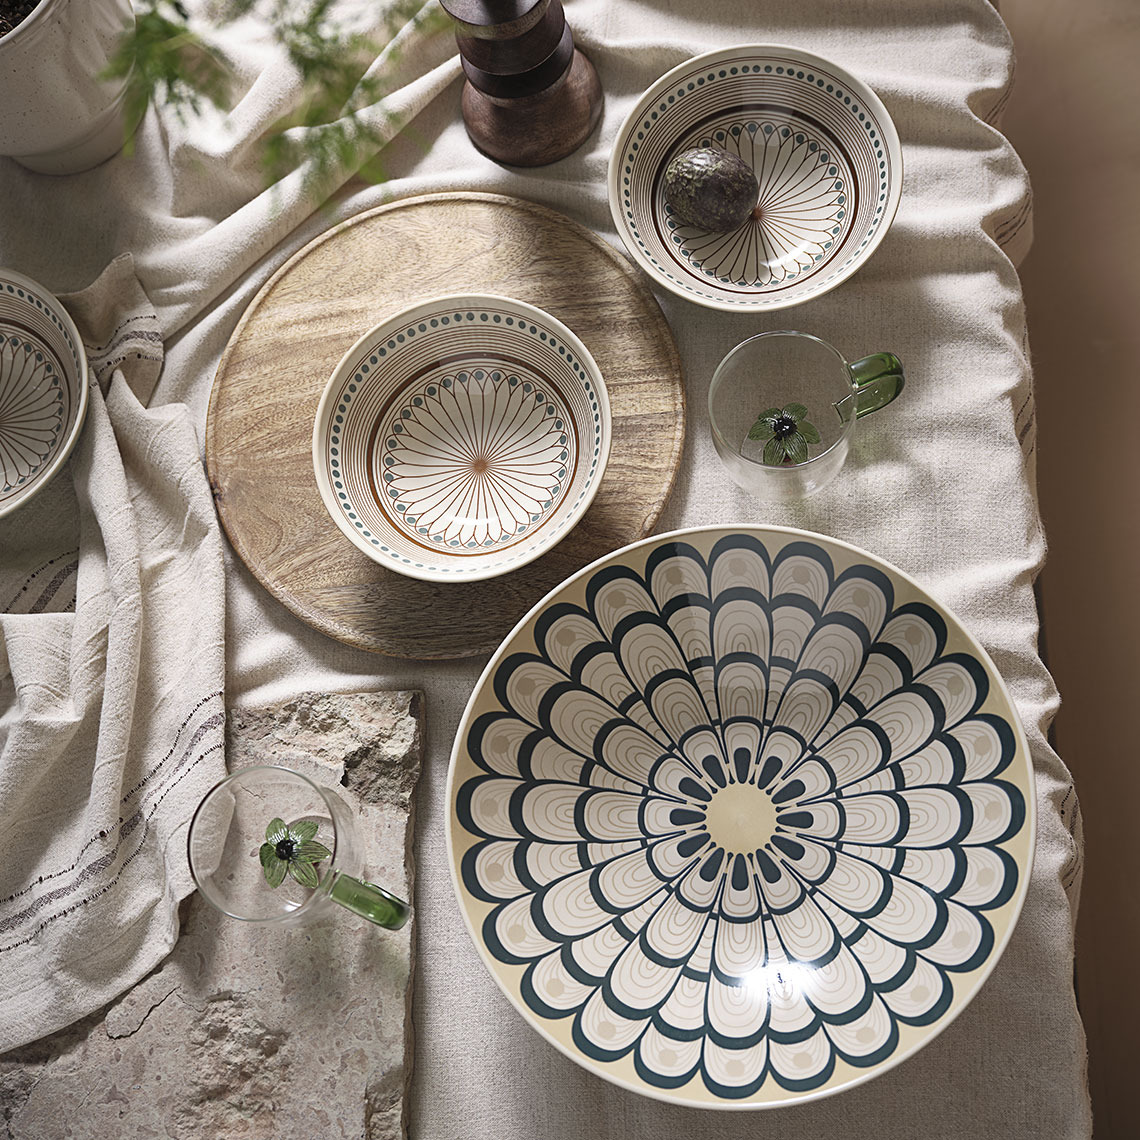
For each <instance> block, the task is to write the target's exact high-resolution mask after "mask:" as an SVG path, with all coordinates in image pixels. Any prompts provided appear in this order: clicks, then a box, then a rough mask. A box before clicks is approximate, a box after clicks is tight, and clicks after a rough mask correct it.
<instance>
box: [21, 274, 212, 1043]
mask: <svg viewBox="0 0 1140 1140" xmlns="http://www.w3.org/2000/svg"><path fill="white" fill-rule="evenodd" d="M64 300H65V303H66V304H67V306H68V308H69V309H70V311H71V313H72V316H73V317H74V318H75V321H76V325H77V326H78V328H79V331H80V335H81V336H82V338H83V342H84V345H85V347H86V351H87V355H88V360H89V366H90V372H91V375H90V385H89V404H88V411H87V421H86V424H85V427H84V431H83V433H82V435H81V437H80V439H79V442H78V444H77V445H76V449H75V452H74V453H73V455H72V458H71V459H70V460H69V462H68V464H67V465H66V467H65V468H64V470H63V471H62V472H61V473H60V475H59V476H58V477H57V478H56V480H55V482H54V483H53V484H52V485H51V486H50V487H49V488H47V489H46V490H45V492H44V493H42V494H41V495H40V496H38V497H37V498H36V499H34V500H32V501H31V502H29V503H27V504H26V505H25V506H24V507H23V508H21V509H20V510H19V511H16V512H15V513H14V514H12V515H11V516H9V517H7V518H5V519H3V520H2V521H0V552H2V557H0V598H2V599H3V600H4V601H5V602H6V603H7V604H6V607H5V612H2V613H0V836H2V837H3V838H2V840H0V846H2V850H3V856H2V857H0V1050H4V1049H7V1048H10V1047H12V1046H15V1045H20V1044H23V1043H24V1042H26V1041H31V1040H34V1039H35V1038H36V1037H40V1036H42V1035H43V1034H45V1033H48V1032H50V1031H51V1030H53V1029H58V1028H60V1027H61V1026H64V1025H67V1024H69V1023H70V1022H72V1021H74V1020H75V1019H76V1018H78V1017H82V1016H83V1015H84V1014H87V1013H90V1012H91V1011H93V1010H95V1009H98V1008H99V1007H100V1006H102V1005H105V1004H106V1003H107V1002H108V1001H110V1000H111V999H112V998H114V997H117V996H118V995H119V994H120V993H122V992H123V990H125V989H126V988H127V987H128V986H130V985H131V984H132V983H133V982H136V981H138V980H139V979H140V978H141V977H143V975H144V974H146V973H147V971H148V970H151V969H153V968H154V967H155V966H156V965H157V964H158V963H159V962H160V961H161V960H162V959H163V958H164V957H165V956H166V954H167V953H168V952H169V951H170V949H171V948H172V947H173V945H174V940H175V938H176V937H177V935H178V920H177V913H176V911H177V905H178V902H179V900H181V899H183V898H185V896H186V895H187V894H189V893H190V891H191V889H192V887H193V884H192V883H191V880H190V876H189V874H188V872H187V867H186V858H185V854H184V846H185V832H186V823H187V821H188V818H189V813H190V812H192V811H193V809H194V807H195V805H196V804H197V802H198V800H199V799H200V798H201V796H202V795H204V794H205V791H206V789H207V788H208V787H209V786H210V784H211V783H212V782H213V781H214V780H216V779H218V778H219V776H220V775H221V773H222V772H224V770H225V765H224V754H223V743H222V740H223V729H224V719H225V714H224V701H223V692H222V690H223V683H224V670H225V656H224V650H223V640H222V638H223V626H224V619H223V612H222V609H223V605H224V600H225V585H224V577H223V574H224V571H223V563H222V550H221V535H220V532H219V529H218V525H217V522H216V519H215V517H214V510H213V502H212V500H211V497H210V493H209V489H208V487H207V485H206V480H205V477H204V475H203V472H202V466H201V462H200V460H199V457H198V448H197V441H196V439H195V436H194V428H193V425H192V424H191V423H190V421H189V417H188V416H187V414H186V409H185V408H182V407H179V406H177V405H175V406H172V407H155V408H150V409H147V408H146V407H145V406H144V402H145V401H146V400H147V399H149V397H150V395H151V392H152V391H153V388H154V382H155V380H156V378H157V376H158V371H159V368H160V367H161V364H162V340H161V336H160V334H159V332H158V326H157V322H156V320H155V315H154V310H153V308H152V307H151V305H150V303H149V302H148V301H147V298H146V296H145V294H144V293H143V291H142V289H141V287H140V286H139V284H138V281H137V280H136V278H135V275H134V270H133V267H132V264H131V258H130V255H129V254H125V255H123V256H121V257H119V258H117V259H116V260H115V261H114V262H113V263H112V264H111V265H110V266H109V267H108V268H107V271H106V272H105V273H104V274H102V275H101V276H100V278H99V279H98V280H97V281H96V282H95V283H94V284H93V285H92V286H91V287H90V288H89V289H87V290H86V291H84V292H83V293H79V294H75V295H73V296H71V297H67V298H64ZM69 476H70V477H69Z"/></svg>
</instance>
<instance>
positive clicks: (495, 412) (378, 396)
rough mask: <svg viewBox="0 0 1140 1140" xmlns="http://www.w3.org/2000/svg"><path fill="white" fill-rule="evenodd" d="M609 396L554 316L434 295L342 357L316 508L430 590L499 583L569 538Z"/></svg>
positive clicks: (321, 429)
mask: <svg viewBox="0 0 1140 1140" xmlns="http://www.w3.org/2000/svg"><path fill="white" fill-rule="evenodd" d="M610 435H611V426H610V408H609V399H608V397H607V395H606V386H605V382H604V381H603V379H602V376H601V373H600V372H599V371H598V366H597V365H596V364H595V363H594V360H593V358H592V357H591V356H590V353H589V351H588V350H587V348H586V346H585V345H584V344H583V343H582V342H581V341H580V340H579V339H578V338H577V337H576V336H575V335H574V333H572V332H571V331H570V330H569V329H568V328H567V327H566V326H565V325H563V324H562V322H561V321H558V320H556V319H555V318H554V317H552V316H551V315H550V314H549V313H545V312H543V311H542V310H541V309H537V308H535V307H534V306H533V305H527V304H524V303H523V302H522V301H515V300H512V299H510V298H507V297H496V296H493V295H485V294H478V295H477V294H462V295H454V296H446V297H437V298H434V299H432V300H430V301H425V302H423V303H422V304H419V305H415V306H413V307H412V308H410V309H406V310H404V311H403V312H401V313H399V314H397V315H396V316H394V317H392V318H391V319H390V320H387V321H384V322H383V323H382V324H380V325H377V326H376V327H375V328H373V329H371V330H370V331H369V332H367V333H366V334H365V335H364V336H363V337H361V338H360V340H358V341H357V342H356V344H355V345H353V347H352V348H351V349H349V351H348V352H347V353H346V355H345V356H344V358H343V359H342V360H341V362H340V364H338V365H337V368H336V370H335V372H334V373H333V375H332V377H331V379H330V380H329V383H328V386H327V388H326V389H325V392H324V394H323V396H322V397H321V401H320V405H319V407H318V409H317V416H316V422H315V424H314V428H313V467H314V471H315V474H316V479H317V486H318V487H319V489H320V493H321V497H322V499H323V500H324V504H325V507H326V508H327V509H328V512H329V514H330V515H331V516H332V519H333V521H334V522H335V523H336V525H337V526H338V527H340V529H341V531H343V532H344V534H345V535H346V536H347V537H348V539H349V540H350V541H351V542H352V543H354V544H355V545H356V546H357V547H358V548H359V549H360V550H361V551H363V553H365V554H367V555H368V556H369V557H370V558H373V559H374V560H375V561H377V562H379V563H380V564H381V565H383V566H387V567H389V568H390V569H392V570H397V571H399V572H400V573H402V574H407V575H409V576H411V577H413V578H422V579H426V580H428V581H439V582H456V581H467V582H470V581H474V580H476V579H480V578H489V577H492V576H494V575H496V574H504V573H506V572H508V571H510V570H514V569H517V568H518V567H519V566H523V565H525V564H526V563H527V562H530V561H531V560H532V559H534V558H537V557H538V556H539V555H540V554H542V553H544V552H545V551H547V550H549V549H550V548H551V547H552V546H553V545H554V544H555V543H556V542H558V541H559V540H560V539H561V538H563V537H564V536H565V535H566V534H568V533H569V531H570V529H571V528H572V527H573V526H574V524H575V523H576V522H577V521H578V520H579V519H580V518H581V517H582V515H583V514H584V513H585V511H586V508H587V507H588V506H589V505H590V503H591V501H592V500H593V498H594V495H595V494H596V493H597V490H598V486H599V484H600V483H601V479H602V473H603V471H604V470H605V466H606V460H607V458H608V456H609V449H610Z"/></svg>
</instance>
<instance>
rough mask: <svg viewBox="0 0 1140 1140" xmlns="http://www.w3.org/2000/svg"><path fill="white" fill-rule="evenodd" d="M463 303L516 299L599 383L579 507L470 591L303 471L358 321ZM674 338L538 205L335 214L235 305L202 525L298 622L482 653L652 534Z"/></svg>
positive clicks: (575, 232)
mask: <svg viewBox="0 0 1140 1140" xmlns="http://www.w3.org/2000/svg"><path fill="white" fill-rule="evenodd" d="M463 291H472V292H485V293H498V294H503V295H506V296H510V297H515V298H517V299H519V300H521V301H528V302H530V304H532V305H537V306H538V307H539V308H542V309H545V310H546V311H547V312H549V313H552V314H553V315H554V316H556V317H557V318H558V319H559V320H561V321H563V322H564V323H565V324H566V325H568V326H569V327H570V328H571V329H572V330H573V331H574V332H576V333H577V334H578V336H579V337H581V339H582V340H583V341H584V342H585V344H586V347H587V348H589V350H590V352H591V353H592V354H593V356H594V359H595V360H596V361H597V363H598V367H599V368H600V369H601V372H602V376H603V377H604V378H605V381H606V385H607V387H608V389H609V396H610V405H611V409H612V413H613V433H614V434H613V445H612V448H611V451H610V459H609V464H608V465H607V467H606V473H605V477H604V479H603V481H602V485H601V487H600V489H599V491H598V495H597V498H596V499H595V500H594V502H593V505H592V506H591V507H590V509H589V510H588V511H587V512H586V514H585V516H584V517H583V518H582V520H581V521H580V522H579V523H578V525H577V526H576V527H575V528H574V529H573V530H572V531H571V532H570V533H569V534H568V535H567V536H566V537H565V538H564V539H563V540H562V541H561V542H560V543H559V544H558V545H557V546H555V547H554V548H553V549H552V550H550V551H549V552H548V553H546V554H545V555H543V556H542V557H541V558H539V559H537V560H536V561H534V562H532V563H530V564H529V565H527V566H523V567H520V568H519V569H518V570H515V571H513V572H511V573H510V574H506V575H503V576H501V577H498V578H492V579H488V580H486V581H481V582H465V583H451V582H447V583H432V582H421V581H418V580H416V579H413V578H407V577H405V576H403V575H401V574H397V573H396V572H395V571H393V570H389V569H387V568H386V567H383V566H380V565H378V564H377V563H375V562H373V561H372V560H371V559H369V558H368V557H366V556H365V555H364V554H362V553H361V552H360V551H358V550H357V549H356V548H355V547H354V546H353V545H352V544H351V543H350V542H349V541H348V539H347V538H345V537H344V535H342V534H341V532H340V531H339V530H338V529H337V527H336V525H335V524H334V523H333V521H332V519H330V518H329V516H328V514H327V513H326V512H325V508H324V505H323V504H322V502H321V498H320V494H319V493H318V491H317V485H316V480H315V478H314V476H313V463H312V451H311V448H312V433H313V418H314V416H315V415H316V410H317V402H318V400H319V399H320V396H321V393H322V392H323V390H324V387H325V383H326V381H327V380H328V378H329V376H330V375H331V373H332V371H333V369H334V368H335V367H336V365H337V363H338V361H339V360H340V358H341V357H342V356H343V355H344V353H345V352H346V351H347V350H348V349H349V348H350V347H351V346H352V344H353V343H354V342H355V341H356V340H357V339H358V338H359V337H360V336H361V335H362V334H363V333H364V332H366V331H367V330H368V329H369V328H371V327H372V326H373V325H375V324H378V323H379V322H380V321H382V320H384V319H385V318H387V317H389V316H392V315H393V314H395V313H397V312H398V311H400V310H401V309H404V308H406V307H407V306H409V305H412V304H415V303H416V302H418V301H422V300H426V299H428V298H429V297H434V296H440V295H442V294H445V293H459V292H463ZM684 425H685V400H684V387H683V382H682V376H681V366H680V360H679V358H678V355H677V348H676V345H675V344H674V341H673V335H672V333H671V331H670V329H669V326H668V324H667V323H666V321H665V318H664V316H663V315H662V313H661V309H660V308H659V307H658V305H657V302H656V300H655V299H654V297H653V294H652V293H651V292H650V291H649V288H648V286H647V285H646V283H645V281H644V279H643V278H642V277H641V276H639V274H638V272H637V270H636V269H635V268H634V267H633V266H632V265H630V264H629V263H627V262H626V261H625V260H624V258H623V257H622V256H621V255H620V254H619V253H617V252H616V251H615V250H613V249H611V248H610V246H608V245H607V244H606V243H605V242H604V241H602V239H601V238H599V237H598V236H597V235H596V234H594V233H592V232H591V231H590V230H588V229H586V228H584V227H583V226H581V225H579V224H577V223H576V222H573V221H571V220H570V219H569V218H566V217H563V216H562V215H560V214H557V213H555V212H554V211H552V210H549V209H547V208H545V207H543V206H538V205H536V204H534V203H531V202H524V201H521V200H519V199H515V198H506V197H502V196H500V195H495V194H479V193H451V194H428V195H422V196H419V197H415V198H405V199H403V200H402V201H398V202H394V203H392V204H390V205H387V206H381V207H379V208H377V209H375V210H370V211H368V212H366V213H363V214H360V215H358V216H357V217H355V218H351V219H349V220H348V221H347V222H344V223H342V224H341V225H339V226H337V227H336V228H334V229H332V230H330V231H329V232H328V233H326V234H323V235H322V236H321V237H320V238H318V239H316V240H315V241H313V242H311V243H310V244H309V245H307V246H306V247H305V248H304V249H302V250H300V251H299V252H298V253H297V254H296V255H294V256H293V257H292V258H291V259H290V260H289V261H288V262H286V263H285V265H283V266H282V267H281V268H280V269H279V270H278V271H277V273H276V274H274V276H273V277H272V278H271V279H270V280H269V281H268V282H267V283H266V284H265V286H264V288H262V290H261V291H260V292H259V293H258V294H257V296H256V297H255V298H254V299H253V301H252V302H251V303H250V306H249V308H248V309H247V310H246V312H245V315H244V316H243V317H242V319H241V321H240V323H239V324H238V326H237V328H236V329H235V330H234V334H233V336H232V337H231V338H230V342H229V344H228V345H227V347H226V350H225V353H224V354H223V356H222V360H221V363H220V364H219V365H218V373H217V376H216V377H215V380H214V387H213V391H212V392H211V395H210V408H209V412H208V414H207V421H206V468H207V472H208V474H209V477H210V485H211V487H212V488H213V492H214V498H215V501H216V503H217V507H218V513H219V515H220V517H221V520H222V525H223V526H224V527H225V531H226V534H227V535H228V536H229V540H230V542H231V543H232V544H233V547H234V549H235V550H236V551H237V553H238V556H239V557H240V558H241V559H242V561H243V562H244V563H245V564H246V566H248V567H249V569H250V570H251V571H252V572H253V574H254V576H255V577H256V578H257V580H258V581H259V582H260V583H261V584H262V585H263V586H264V587H265V588H266V589H267V590H268V591H269V592H270V593H271V594H273V595H274V597H276V598H277V599H278V600H279V601H280V602H282V603H283V604H284V605H285V606H287V607H288V608H289V609H290V610H291V611H292V612H293V613H294V614H296V615H297V616H298V617H300V618H301V619H302V620H304V621H305V622H307V623H308V624H309V625H311V626H313V627H314V628H316V629H318V630H320V631H321V632H322V633H326V634H328V635H329V636H330V637H335V638H338V639H339V640H341V641H344V642H346V643H348V644H349V645H353V646H356V647H358V648H361V649H367V650H371V651H373V652H377V653H386V654H392V655H395V656H401V657H416V658H448V657H467V656H473V655H476V654H484V653H489V652H490V651H492V650H493V649H494V648H495V647H496V646H497V645H498V644H499V642H500V641H501V640H502V639H503V637H504V636H505V635H506V634H507V633H508V632H509V631H510V630H511V628H512V627H513V626H514V624H515V623H516V622H517V621H518V620H519V618H521V617H522V616H523V614H525V613H526V611H527V610H528V609H529V608H530V607H531V606H532V605H533V604H534V603H535V602H536V601H538V600H539V598H541V597H542V596H543V595H544V594H545V593H546V592H547V591H549V590H550V589H552V588H553V587H554V586H556V585H558V584H559V583H560V582H561V581H563V580H564V579H565V578H566V577H568V576H569V575H570V574H572V573H573V572H574V571H576V570H578V569H580V568H581V567H582V566H585V565H586V564H587V563H589V562H591V561H593V560H594V559H595V558H598V557H600V556H601V555H603V554H606V553H608V552H609V551H611V550H614V549H616V548H617V547H620V546H624V545H626V544H627V543H630V542H634V541H636V540H637V539H640V538H644V537H645V536H646V535H648V534H650V533H651V532H652V529H653V526H654V524H655V523H656V521H657V518H658V516H659V515H660V513H661V509H662V507H663V506H664V505H665V501H666V499H667V497H668V495H669V492H670V490H671V488H672V486H673V480H674V478H675V476H676V473H677V465H678V462H679V461H680V456H681V447H682V443H683V440H684V430H685V427H684Z"/></svg>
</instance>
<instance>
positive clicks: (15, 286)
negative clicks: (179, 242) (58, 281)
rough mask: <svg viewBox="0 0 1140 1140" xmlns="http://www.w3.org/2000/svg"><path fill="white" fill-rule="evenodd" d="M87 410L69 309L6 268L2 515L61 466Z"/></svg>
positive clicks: (0, 399) (2, 272)
mask: <svg viewBox="0 0 1140 1140" xmlns="http://www.w3.org/2000/svg"><path fill="white" fill-rule="evenodd" d="M86 411H87V357H86V354H85V353H84V350H83V342H82V341H81V340H80V338H79V332H78V330H77V329H76V327H75V324H74V322H73V321H72V319H71V317H70V316H69V315H68V313H67V310H66V309H64V308H63V306H62V305H60V303H59V302H58V301H57V300H56V299H55V297H54V296H52V294H51V293H49V292H48V290H46V289H45V288H44V287H43V286H42V285H40V284H38V283H37V282H35V281H33V280H31V279H30V278H28V277H25V276H24V275H23V274H22V273H16V272H15V271H14V270H11V269H3V268H0V516H3V515H6V514H9V513H11V512H12V511H14V510H16V508H17V507H19V506H21V505H22V504H23V503H25V502H26V501H27V500H28V499H30V498H31V497H32V496H33V495H34V494H36V493H37V492H38V491H39V490H40V489H41V488H43V487H45V486H46V485H47V483H48V482H49V480H50V479H51V478H52V476H53V475H55V473H56V472H57V471H58V470H59V469H60V467H61V466H62V465H63V463H64V462H65V461H66V459H67V457H68V456H69V455H70V454H71V449H72V448H73V447H74V446H75V441H76V440H77V439H78V438H79V432H80V429H81V428H82V427H83V417H84V415H85V414H86Z"/></svg>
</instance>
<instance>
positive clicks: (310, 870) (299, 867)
mask: <svg viewBox="0 0 1140 1140" xmlns="http://www.w3.org/2000/svg"><path fill="white" fill-rule="evenodd" d="M289 874H290V875H292V876H293V878H294V879H296V880H297V882H298V883H300V884H301V886H303V887H308V888H309V889H310V890H314V889H315V888H316V887H317V886H318V885H319V883H320V881H321V880H320V879H319V878H318V876H317V870H316V868H315V867H314V866H313V865H312V863H298V862H295V861H294V862H291V863H290V864H289Z"/></svg>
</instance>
